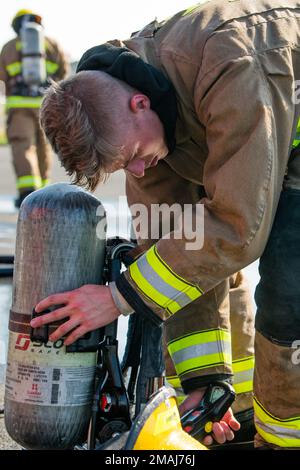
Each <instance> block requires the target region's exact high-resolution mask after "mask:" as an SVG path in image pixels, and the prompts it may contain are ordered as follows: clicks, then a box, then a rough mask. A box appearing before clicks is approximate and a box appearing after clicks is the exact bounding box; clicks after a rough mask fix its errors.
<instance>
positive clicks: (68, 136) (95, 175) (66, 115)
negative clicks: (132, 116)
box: [40, 71, 135, 190]
mask: <svg viewBox="0 0 300 470" xmlns="http://www.w3.org/2000/svg"><path fill="white" fill-rule="evenodd" d="M131 91H133V92H134V91H135V90H134V89H133V88H131V87H129V86H128V85H127V84H125V83H123V82H121V81H120V80H117V79H115V78H113V77H111V76H109V75H108V74H106V73H104V72H95V71H86V72H79V73H78V74H76V75H73V76H71V77H70V78H68V79H66V80H62V81H60V82H58V83H54V82H53V83H52V85H51V86H50V87H49V89H48V90H47V92H46V94H45V97H44V100H43V103H42V107H41V113H40V120H41V125H42V127H43V129H44V131H45V133H46V136H47V137H48V139H49V141H50V143H51V145H52V147H53V149H54V151H55V152H56V153H57V155H58V157H59V159H60V161H61V164H62V166H63V167H64V168H65V169H66V171H67V173H68V175H70V176H72V177H73V183H75V184H78V185H80V186H84V187H86V188H88V189H90V190H94V189H95V188H96V186H97V184H98V183H99V182H100V181H103V180H105V179H106V177H107V169H108V166H109V164H111V163H112V161H113V160H115V159H116V158H118V157H120V156H121V154H122V150H123V145H122V144H119V145H118V144H117V140H118V139H116V136H117V135H118V134H117V133H118V130H122V129H123V128H124V126H125V125H126V123H127V120H126V116H125V111H126V101H125V98H126V96H127V94H128V92H131ZM124 92H125V93H124ZM113 103H117V106H114V105H113ZM114 142H115V143H114Z"/></svg>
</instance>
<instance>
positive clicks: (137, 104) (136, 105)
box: [129, 94, 150, 113]
mask: <svg viewBox="0 0 300 470" xmlns="http://www.w3.org/2000/svg"><path fill="white" fill-rule="evenodd" d="M129 106H130V109H131V111H133V112H134V113H138V112H139V111H145V110H147V109H150V100H149V98H148V96H146V95H142V94H136V95H133V96H132V97H131V98H130V102H129Z"/></svg>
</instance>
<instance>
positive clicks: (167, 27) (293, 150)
mask: <svg viewBox="0 0 300 470" xmlns="http://www.w3.org/2000/svg"><path fill="white" fill-rule="evenodd" d="M299 16H300V2H298V1H295V0H284V1H282V0H281V1H274V0H272V1H263V2H262V1H261V0H256V1H246V0H245V1H240V2H231V1H226V2H224V1H223V0H222V1H221V0H215V1H211V2H207V3H206V4H203V5H198V6H195V7H193V8H191V9H188V10H186V11H182V12H180V13H178V14H177V15H175V16H174V17H172V18H170V19H169V20H168V21H166V22H163V23H162V24H158V23H157V22H153V23H151V24H149V25H148V26H147V27H145V28H144V29H143V30H142V31H141V32H139V33H136V34H135V35H133V37H132V38H130V39H129V40H126V41H124V42H123V43H121V42H118V41H115V42H114V43H113V44H105V45H103V46H98V47H95V48H92V49H90V50H89V51H87V52H86V53H85V54H84V56H83V57H82V59H81V61H80V63H79V66H78V72H79V73H78V74H77V76H75V77H74V78H72V79H71V80H67V81H64V82H62V83H60V84H59V85H58V86H57V87H55V86H54V87H52V89H51V90H50V91H49V92H48V94H47V98H46V100H45V102H44V107H43V112H42V122H43V126H44V129H45V131H46V134H47V135H48V137H49V139H50V141H51V143H52V145H53V146H54V148H55V149H56V150H57V152H58V155H59V157H60V159H61V161H62V163H63V165H64V166H65V168H66V169H67V171H68V172H69V173H70V174H75V177H76V178H75V181H76V182H77V183H80V184H87V185H88V186H89V187H90V188H91V189H93V188H94V187H95V186H96V185H97V183H98V182H99V180H100V179H101V177H102V176H103V174H105V173H109V172H113V171H115V170H117V169H120V168H125V170H126V175H127V194H128V200H129V203H130V204H131V203H133V202H135V201H136V200H138V201H140V202H145V204H146V205H147V204H152V203H153V202H157V201H163V202H167V203H173V202H174V200H175V201H177V200H179V202H180V203H181V204H184V203H186V202H188V203H194V205H195V207H196V204H197V203H199V202H200V203H202V204H203V205H204V208H205V216H204V231H205V236H204V246H203V248H202V249H201V250H198V251H187V250H186V249H185V242H186V240H184V239H178V238H176V237H175V236H174V237H173V238H171V239H167V238H166V237H165V238H160V239H159V240H158V241H157V240H152V243H153V242H154V244H153V245H152V246H151V248H149V247H148V246H145V250H146V251H145V253H144V254H142V255H141V256H139V257H138V258H137V259H136V261H135V262H134V263H133V264H132V265H131V266H130V268H129V269H128V270H127V271H126V272H124V273H123V274H122V275H121V276H120V278H119V279H118V280H117V282H116V287H117V290H118V292H119V295H120V299H121V297H122V296H123V297H124V298H125V299H126V302H127V304H126V302H125V301H123V303H122V305H123V306H122V308H120V309H119V310H118V309H117V308H116V306H115V304H114V303H113V300H112V296H111V292H110V289H109V288H108V287H104V286H83V287H81V288H80V289H77V290H76V291H72V292H67V293H62V294H57V295H53V296H51V297H49V298H47V299H44V300H42V301H41V302H40V303H39V304H38V305H37V310H38V311H43V310H44V309H46V308H48V307H49V306H52V305H57V304H64V305H65V306H64V307H63V308H60V309H58V310H56V311H54V312H52V313H50V314H45V315H44V316H42V317H40V318H39V319H37V320H34V321H33V322H32V326H34V327H37V326H40V325H42V324H44V323H47V322H51V321H53V320H54V319H55V320H57V319H62V318H69V319H68V320H67V321H66V322H65V323H64V324H63V325H62V326H61V327H59V328H58V329H57V330H56V332H55V333H53V334H52V336H51V339H52V340H57V339H58V338H60V337H61V336H63V335H66V336H67V339H66V340H65V344H70V343H71V342H73V341H74V340H76V339H77V338H78V337H80V336H81V335H83V334H84V333H85V332H87V331H89V330H92V329H94V328H96V327H101V326H103V325H105V324H107V323H109V322H110V321H112V320H113V319H115V318H117V317H118V315H120V313H127V312H129V311H130V309H135V310H136V311H138V312H139V314H141V315H146V316H148V318H152V319H153V321H155V322H157V323H160V322H163V321H164V322H165V331H166V335H165V336H166V342H167V346H168V351H169V354H170V357H171V358H172V363H173V365H174V367H175V371H176V374H175V375H176V376H175V377H174V380H178V378H179V379H180V385H181V386H182V388H183V389H184V391H185V392H186V393H188V394H189V396H188V398H187V400H186V401H185V402H184V403H186V405H185V406H189V405H190V404H191V403H194V402H195V400H197V399H199V396H200V395H201V391H199V392H198V390H199V389H203V387H205V386H207V384H209V383H210V382H211V381H213V380H214V379H215V378H221V379H227V380H231V379H232V375H233V369H232V364H231V338H230V322H229V304H230V303H229V298H228V292H229V283H230V281H229V277H230V276H232V275H233V273H235V272H238V271H239V270H240V269H241V268H243V267H244V266H246V265H248V264H250V263H251V262H253V261H254V260H255V259H257V258H258V257H260V256H261V255H262V254H263V253H264V254H263V256H262V259H261V264H260V272H261V276H262V278H261V282H260V284H259V287H258V289H257V296H256V297H257V303H258V314H257V321H256V324H257V330H258V331H257V335H256V343H257V347H256V358H257V360H256V366H255V367H256V372H255V379H256V380H255V385H254V394H255V421H256V428H257V431H258V436H257V439H256V445H257V446H265V445H269V446H279V447H284V448H288V447H299V445H300V423H299V418H298V417H299V415H300V403H299V394H298V383H299V378H300V372H299V367H298V366H297V365H296V364H293V363H292V360H291V357H292V352H293V348H292V342H293V340H294V339H297V337H298V338H299V334H300V331H299V324H300V323H299V318H298V317H299V294H298V292H299V288H298V285H299V282H300V277H299V254H298V251H299V250H298V251H297V249H298V247H299V233H300V232H299V203H298V201H299V163H298V162H299V160H298V159H297V154H298V151H297V146H298V144H299V135H298V134H299V126H298V129H297V123H298V119H299V114H300V113H299V103H297V102H295V100H294V84H295V81H296V80H297V78H298V76H299V75H300V58H299V51H298V46H297V45H298V44H299V41H300V38H299ZM141 59H142V60H141ZM150 64H151V65H150ZM151 66H152V67H151ZM91 70H94V71H91ZM99 71H101V72H99ZM168 79H169V80H168ZM170 82H171V83H172V85H173V87H174V90H175V96H176V103H177V110H178V114H177V115H176V106H175V107H174V100H173V93H172V86H171V85H170ZM67 109H68V112H67ZM66 115H67V116H68V118H67V119H66ZM75 135H76V137H77V139H76V142H75V140H74V136H75ZM279 200H280V202H279ZM278 203H279V205H278ZM277 208H278V210H277ZM297 208H298V209H297ZM276 211H277V212H276ZM285 214H289V217H288V220H286V217H285ZM274 220H275V223H274V226H273V222H274ZM272 226H273V229H272ZM283 228H284V229H285V230H284V229H283ZM285 238H286V241H287V243H286V242H285ZM150 244H151V243H150ZM276 247H277V248H276ZM278 247H280V248H278ZM265 248H266V251H265V252H264V250H265ZM141 251H143V247H141ZM274 263H275V266H276V271H275V272H274ZM289 265H292V266H293V271H292V276H291V275H290V274H289ZM149 280H151V282H149ZM241 285H242V278H241V277H240V276H239V275H237V278H233V279H232V278H231V287H233V288H237V287H239V286H241ZM120 299H119V300H120ZM239 300H240V301H241V302H242V304H243V302H244V309H246V310H247V300H245V298H243V296H242V295H241V296H240V298H239ZM97 305H99V307H97ZM100 305H101V307H100ZM128 305H129V306H128ZM240 311H242V310H240ZM244 320H245V322H242V323H243V325H246V327H247V324H248V326H250V329H249V330H247V328H246V329H245V330H243V329H242V328H241V326H240V327H239V328H240V329H239V331H240V338H238V337H237V342H236V344H237V345H238V346H239V347H241V348H242V346H243V343H244V342H243V335H242V334H241V332H242V331H247V334H248V335H249V336H248V340H249V342H248V344H247V341H245V343H244V344H245V345H246V346H249V345H250V349H249V350H248V352H247V353H245V349H244V351H243V352H242V351H239V352H238V354H240V356H239V357H240V358H241V359H240V362H239V364H238V367H237V368H236V370H235V372H237V375H238V376H239V379H240V380H241V383H243V384H244V385H245V387H247V385H248V384H249V372H250V370H251V367H252V364H253V362H252V357H251V352H252V346H251V322H252V318H251V315H250V316H249V317H247V315H246V316H245V318H244ZM297 325H298V326H297ZM233 365H234V363H233ZM243 367H244V369H243ZM171 380H172V378H171ZM243 381H244V382H243ZM244 391H249V389H247V388H246V389H245V390H244ZM183 405H184V404H183ZM244 409H245V408H244ZM228 425H229V426H231V427H233V428H234V429H237V427H236V426H235V421H234V420H233V418H232V415H230V414H227V415H226V416H225V417H224V420H223V421H221V422H220V423H215V426H214V429H213V431H214V436H215V437H216V439H217V440H218V442H224V441H225V439H226V438H227V439H231V438H232V433H231V431H230V429H229V426H228Z"/></svg>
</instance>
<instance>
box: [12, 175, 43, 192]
mask: <svg viewBox="0 0 300 470" xmlns="http://www.w3.org/2000/svg"><path fill="white" fill-rule="evenodd" d="M41 185H42V181H41V178H40V177H39V176H33V175H26V176H20V178H18V179H17V188H18V189H22V188H40V187H41Z"/></svg>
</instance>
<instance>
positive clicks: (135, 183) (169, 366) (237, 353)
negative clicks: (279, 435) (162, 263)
mask: <svg viewBox="0 0 300 470" xmlns="http://www.w3.org/2000/svg"><path fill="white" fill-rule="evenodd" d="M126 191H127V198H128V204H129V206H132V205H133V204H137V203H139V204H144V205H145V206H146V207H147V209H148V230H149V231H150V227H151V224H150V222H151V213H150V207H151V204H163V203H167V204H169V205H172V204H174V203H179V204H181V205H183V204H188V203H189V204H193V203H196V202H198V201H199V200H200V199H201V192H202V191H203V190H202V187H201V186H199V185H196V184H194V183H192V182H189V181H187V180H185V179H184V178H182V177H181V176H179V175H178V174H176V173H175V172H174V171H173V170H172V169H171V168H170V167H169V166H168V165H167V164H166V163H165V162H160V164H159V165H158V166H157V167H155V168H154V169H148V170H147V171H146V174H145V176H144V177H143V178H141V179H137V178H135V177H133V176H131V175H129V174H127V179H126ZM141 231H142V230H141V228H140V227H139V232H141ZM144 236H145V237H146V234H144ZM148 236H149V238H148V239H146V238H145V239H143V240H139V245H140V250H139V249H137V252H138V251H142V249H143V248H144V249H147V247H149V246H150V245H152V244H153V243H154V242H155V240H153V239H151V237H150V234H148ZM174 256H176V253H174ZM214 329H219V330H222V331H227V332H229V334H230V331H231V338H232V341H231V350H232V362H233V369H235V366H236V370H237V374H236V376H237V377H239V380H237V381H236V382H237V383H236V384H235V386H236V391H237V392H238V397H237V400H236V402H235V405H234V410H235V411H242V410H244V409H247V408H250V407H251V406H252V375H253V354H254V322H253V310H252V304H251V299H250V296H249V293H248V289H247V285H246V282H245V280H244V279H243V276H242V275H241V273H238V274H236V275H234V276H232V277H231V278H230V279H228V280H226V281H224V282H223V283H221V284H219V285H218V286H216V287H215V288H214V289H212V290H211V291H209V292H207V293H206V294H205V295H203V296H201V297H200V298H199V299H197V300H196V301H194V302H192V303H191V304H189V305H188V306H187V307H184V308H183V309H182V310H180V312H178V313H177V314H176V315H174V316H173V317H171V318H170V319H169V320H167V321H166V322H165V324H164V338H165V343H167V344H169V343H172V342H174V341H176V340H177V339H180V338H182V337H185V336H193V335H195V334H198V333H199V332H206V331H211V330H214ZM165 359H166V375H167V378H168V379H170V380H169V383H170V384H171V385H173V386H174V387H175V388H177V389H179V388H180V382H181V383H183V382H184V381H185V380H191V379H192V380H194V379H196V380H197V378H199V377H204V376H209V375H211V376H215V375H216V374H221V375H222V374H224V373H227V374H228V373H229V374H230V373H231V372H232V369H231V367H230V366H229V367H228V365H225V366H216V365H211V364H205V357H204V358H203V360H200V362H201V367H198V368H197V367H196V368H193V370H191V368H190V369H189V370H187V371H186V372H184V373H182V374H179V373H178V371H177V370H176V367H175V366H174V361H173V360H171V358H170V355H169V353H168V351H167V349H166V348H165ZM245 369H246V370H245ZM178 377H179V379H180V381H179V380H178Z"/></svg>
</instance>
